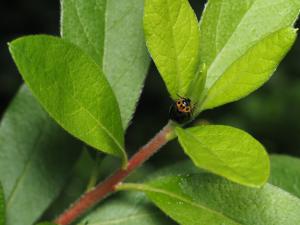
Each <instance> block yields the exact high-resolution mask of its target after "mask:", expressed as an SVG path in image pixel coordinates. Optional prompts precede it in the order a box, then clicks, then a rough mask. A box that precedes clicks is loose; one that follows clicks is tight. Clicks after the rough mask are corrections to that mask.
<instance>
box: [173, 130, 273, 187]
mask: <svg viewBox="0 0 300 225" xmlns="http://www.w3.org/2000/svg"><path fill="white" fill-rule="evenodd" d="M176 132H177V135H178V139H179V143H180V144H181V146H182V147H183V149H184V151H185V153H186V154H187V155H188V156H189V157H190V158H191V159H192V161H193V162H194V164H195V165H196V166H197V167H200V168H203V169H206V170H209V171H211V172H213V173H216V174H218V175H221V176H224V177H226V178H228V179H229V180H232V181H235V182H237V183H240V184H243V185H247V186H252V187H259V186H262V185H263V184H264V183H265V182H266V181H267V179H268V176H269V170H270V168H269V167H270V165H269V158H268V155H267V153H266V151H265V149H264V147H263V146H262V145H261V144H260V143H259V142H258V141H257V140H255V139H254V138H253V137H251V136H250V135H249V134H247V133H246V132H244V131H242V130H239V129H237V128H233V127H229V126H219V125H208V126H197V127H193V128H189V129H181V128H179V127H178V128H176Z"/></svg>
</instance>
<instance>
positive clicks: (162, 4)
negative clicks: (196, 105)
mask: <svg viewBox="0 0 300 225" xmlns="http://www.w3.org/2000/svg"><path fill="white" fill-rule="evenodd" d="M144 29H145V37H146V43H147V47H148V49H149V51H150V54H151V56H152V58H153V60H154V62H155V64H156V66H157V68H158V70H159V72H160V74H161V76H162V78H163V80H164V82H165V84H166V86H167V89H168V91H169V93H170V95H171V97H172V98H173V99H176V98H178V96H177V95H181V96H186V95H187V93H188V92H189V89H190V84H191V83H192V81H193V79H194V78H195V77H196V74H197V72H198V70H199V28H198V21H197V18H196V16H195V14H194V11H193V9H192V8H191V6H190V5H189V2H188V1H187V0H172V1H169V0H146V1H145V9H144Z"/></svg>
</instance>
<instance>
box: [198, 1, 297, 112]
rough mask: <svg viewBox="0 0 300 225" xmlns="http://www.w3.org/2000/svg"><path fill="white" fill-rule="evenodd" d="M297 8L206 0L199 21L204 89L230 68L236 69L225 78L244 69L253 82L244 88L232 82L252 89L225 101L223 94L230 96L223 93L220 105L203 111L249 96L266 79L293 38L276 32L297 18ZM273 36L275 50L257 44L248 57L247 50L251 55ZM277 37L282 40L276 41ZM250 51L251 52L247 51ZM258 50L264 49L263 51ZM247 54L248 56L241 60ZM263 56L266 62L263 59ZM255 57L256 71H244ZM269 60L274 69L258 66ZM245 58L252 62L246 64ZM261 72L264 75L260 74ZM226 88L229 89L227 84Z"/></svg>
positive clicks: (286, 4)
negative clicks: (206, 2)
mask: <svg viewBox="0 0 300 225" xmlns="http://www.w3.org/2000/svg"><path fill="white" fill-rule="evenodd" d="M299 9H300V3H299V2H298V1H294V0H286V1H282V0H273V1H269V0H250V1H243V0H209V1H208V4H207V5H206V7H205V10H204V13H203V16H202V18H201V22H200V49H201V53H200V58H201V62H202V63H206V65H207V67H208V73H207V82H206V89H207V90H209V89H211V88H212V87H213V86H214V85H215V84H216V83H217V82H219V79H220V78H221V77H222V76H223V75H224V74H228V73H229V72H228V70H229V68H230V67H235V69H233V68H231V69H230V70H231V71H230V73H231V75H227V76H232V77H234V76H241V73H242V72H244V73H245V71H244V70H245V69H246V72H247V73H250V72H251V74H248V75H247V76H251V77H253V78H252V79H253V80H252V81H251V83H249V84H247V83H246V85H245V82H244V80H241V81H240V82H239V83H235V86H238V85H243V86H247V85H249V86H251V88H250V87H248V88H247V89H245V90H244V91H243V89H239V91H238V92H237V91H235V94H236V95H235V96H230V98H228V99H226V95H231V93H228V92H225V93H223V94H224V96H225V97H224V100H223V102H221V101H218V102H216V103H215V104H213V103H211V104H208V103H207V106H206V107H205V108H211V107H215V106H217V105H220V104H225V103H227V102H229V101H233V100H237V99H238V98H240V97H243V96H245V95H247V94H249V92H251V91H253V90H255V89H256V88H257V87H259V86H261V85H262V83H263V82H265V81H266V80H267V77H269V76H270V74H271V73H272V72H273V71H274V69H275V68H276V65H277V64H278V63H279V62H280V60H281V58H282V57H283V56H284V54H285V53H286V52H287V50H288V49H289V47H290V46H291V44H292V43H293V36H294V35H292V34H290V33H289V31H287V34H282V35H283V36H284V35H287V37H286V39H284V37H283V36H281V35H278V34H276V33H278V32H280V30H282V29H285V28H288V27H291V26H292V24H293V23H294V21H295V20H296V18H297V16H298V13H299ZM272 34H273V35H275V36H274V37H273V38H274V40H269V42H274V44H275V47H272V48H269V47H270V46H269V45H264V44H260V48H258V49H256V50H255V54H253V55H252V56H251V53H249V51H250V52H251V51H252V52H253V51H254V50H253V49H254V48H257V47H254V46H256V45H258V44H259V43H260V42H262V41H263V40H265V39H266V38H267V37H268V38H269V39H272V37H271V36H272ZM276 38H280V39H282V40H276ZM281 41H282V42H283V43H281ZM267 47H268V49H267ZM251 48H252V50H250V49H251ZM261 48H266V50H263V49H261ZM274 50H275V52H276V53H274V55H273V53H271V51H274ZM267 51H270V52H269V53H268V52H267ZM247 54H248V56H247V57H246V58H244V59H242V57H244V56H245V55H247ZM260 54H263V55H260ZM264 56H266V57H267V59H268V60H262V58H263V57H264ZM256 57H258V58H259V59H258V61H257V62H260V63H259V65H256V66H255V68H253V69H250V67H249V68H247V67H246V66H245V65H244V64H245V63H251V64H252V62H251V61H252V60H257V59H256ZM270 57H275V59H273V58H272V61H273V63H271V64H270V65H273V66H272V67H267V68H266V67H261V66H262V65H263V63H268V64H269V63H270V62H269V59H270ZM247 59H248V60H251V61H248V62H247ZM237 61H240V62H237ZM241 61H242V62H243V63H242V62H241ZM235 64H236V65H235ZM238 64H240V65H241V64H242V65H243V67H242V68H239V65H238ZM264 70H266V71H264ZM234 72H235V73H234ZM262 72H264V73H267V74H264V75H261V73H262ZM258 75H259V76H258ZM243 76H245V74H244V75H243ZM260 76H264V77H260ZM232 79H233V78H232ZM232 79H231V80H232ZM223 81H224V82H223V85H225V82H226V79H225V80H223ZM242 81H243V82H242ZM228 82H229V80H228ZM235 82H236V81H235ZM227 85H229V86H230V83H228V84H227ZM232 90H234V87H233V88H232V89H231V91H232ZM215 91H217V90H215Z"/></svg>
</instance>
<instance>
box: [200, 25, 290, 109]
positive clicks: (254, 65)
mask: <svg viewBox="0 0 300 225" xmlns="http://www.w3.org/2000/svg"><path fill="white" fill-rule="evenodd" d="M295 39H296V30H295V29H292V28H285V29H282V30H279V31H277V32H274V33H272V34H270V35H269V36H267V37H266V38H264V39H263V40H261V41H260V42H258V43H257V44H256V45H254V46H253V47H251V48H250V49H249V50H248V51H247V52H246V53H245V55H243V56H241V57H240V58H239V59H237V60H236V61H235V62H234V63H233V64H232V65H231V66H229V67H228V69H227V70H226V71H225V72H224V73H223V75H222V76H220V77H219V79H218V80H217V81H216V82H215V84H214V85H213V86H212V87H211V89H210V90H209V91H208V93H207V96H206V99H205V101H204V103H203V108H204V109H209V108H214V107H216V106H219V105H223V104H224V103H228V102H232V101H235V100H238V99H240V98H242V97H244V96H246V95H248V94H249V93H251V92H252V91H254V90H256V89H257V88H258V87H259V86H261V85H262V84H263V83H265V82H266V81H267V80H268V79H269V78H270V77H271V75H272V73H273V72H274V71H275V70H276V67H277V66H278V64H279V62H280V61H281V60H282V58H283V57H284V56H285V54H286V53H287V52H288V50H289V49H290V48H291V46H292V44H293V43H294V41H295Z"/></svg>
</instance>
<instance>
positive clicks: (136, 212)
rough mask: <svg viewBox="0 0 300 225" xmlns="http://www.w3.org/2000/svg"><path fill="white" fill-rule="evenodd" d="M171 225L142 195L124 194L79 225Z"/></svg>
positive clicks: (98, 208)
mask: <svg viewBox="0 0 300 225" xmlns="http://www.w3.org/2000/svg"><path fill="white" fill-rule="evenodd" d="M85 224H88V225H96V224H115V225H160V224H161V225H171V224H174V223H173V222H172V221H170V220H169V219H168V218H167V217H166V216H164V215H163V214H162V213H161V212H160V211H159V210H157V209H156V208H154V207H153V205H152V204H151V203H150V202H149V201H148V200H147V198H146V197H145V196H144V195H143V194H141V193H122V194H118V195H117V196H116V197H115V198H113V199H112V198H109V199H108V200H106V201H105V202H103V203H102V204H101V205H100V206H98V207H97V208H96V209H95V210H93V211H92V212H90V213H89V214H88V215H87V216H85V217H84V218H83V219H82V220H81V221H80V222H79V223H78V225H85Z"/></svg>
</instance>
